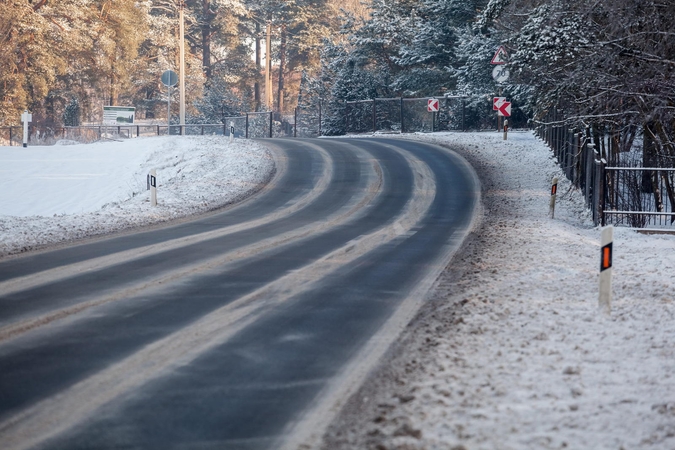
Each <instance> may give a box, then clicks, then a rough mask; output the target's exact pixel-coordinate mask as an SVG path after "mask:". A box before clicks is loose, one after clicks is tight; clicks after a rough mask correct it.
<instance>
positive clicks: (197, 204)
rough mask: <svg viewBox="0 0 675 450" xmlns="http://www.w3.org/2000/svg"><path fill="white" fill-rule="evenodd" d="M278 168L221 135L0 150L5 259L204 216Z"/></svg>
mask: <svg viewBox="0 0 675 450" xmlns="http://www.w3.org/2000/svg"><path fill="white" fill-rule="evenodd" d="M151 169H156V170H157V197H158V206H157V207H151V206H150V194H149V191H147V180H146V176H147V174H148V173H149V171H150V170H151ZM273 171H274V161H273V160H272V156H271V154H270V153H269V151H268V150H266V149H265V148H263V147H262V146H260V145H259V144H257V143H255V142H253V141H245V140H239V139H237V140H235V141H234V142H233V143H232V144H229V143H228V141H227V139H226V138H223V137H222V136H220V137H218V136H166V137H152V138H137V139H129V140H124V141H106V142H98V143H94V144H76V143H74V142H72V141H71V142H68V141H61V142H59V143H58V144H57V145H55V146H50V147H37V146H36V147H28V148H22V147H0V257H1V256H5V255H9V254H14V253H18V252H22V251H26V250H29V249H34V248H38V247H41V246H44V245H49V244H55V243H59V242H63V241H69V240H73V239H79V238H82V237H86V236H92V235H99V234H105V233H109V232H112V231H118V230H122V229H125V228H131V227H137V226H143V225H149V224H153V223H158V222H163V221H167V220H170V219H175V218H178V217H184V216H188V215H191V214H197V213H201V212H206V211H209V210H212V209H215V208H218V207H220V206H223V205H226V204H228V203H232V202H234V201H237V200H238V199H241V198H242V197H244V196H246V195H248V194H250V193H251V192H253V191H255V190H257V189H259V188H260V187H261V186H262V184H263V183H265V182H266V181H267V180H268V179H269V178H270V177H271V175H272V173H273Z"/></svg>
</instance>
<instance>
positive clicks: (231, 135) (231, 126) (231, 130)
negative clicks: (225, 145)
mask: <svg viewBox="0 0 675 450" xmlns="http://www.w3.org/2000/svg"><path fill="white" fill-rule="evenodd" d="M232 141H234V122H233V121H230V144H231V143H232Z"/></svg>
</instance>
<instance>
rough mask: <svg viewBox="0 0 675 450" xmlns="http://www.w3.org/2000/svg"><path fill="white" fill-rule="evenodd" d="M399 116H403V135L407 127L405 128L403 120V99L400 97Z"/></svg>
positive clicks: (402, 119) (402, 120)
mask: <svg viewBox="0 0 675 450" xmlns="http://www.w3.org/2000/svg"><path fill="white" fill-rule="evenodd" d="M399 101H400V103H399V107H398V109H399V115H400V116H401V134H403V133H405V127H404V123H405V122H404V118H403V97H399Z"/></svg>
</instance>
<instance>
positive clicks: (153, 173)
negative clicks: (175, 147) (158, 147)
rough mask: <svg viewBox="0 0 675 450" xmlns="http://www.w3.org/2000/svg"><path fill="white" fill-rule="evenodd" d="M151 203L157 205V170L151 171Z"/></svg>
mask: <svg viewBox="0 0 675 450" xmlns="http://www.w3.org/2000/svg"><path fill="white" fill-rule="evenodd" d="M150 204H151V205H152V206H157V171H156V170H155V169H152V170H151V171H150Z"/></svg>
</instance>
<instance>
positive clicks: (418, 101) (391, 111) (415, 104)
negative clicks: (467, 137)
mask: <svg viewBox="0 0 675 450" xmlns="http://www.w3.org/2000/svg"><path fill="white" fill-rule="evenodd" d="M436 99H437V100H438V103H439V111H437V112H429V111H428V109H427V105H428V101H429V97H425V98H404V97H396V98H376V99H371V100H359V101H350V102H346V103H345V107H344V120H345V131H346V132H347V133H365V132H373V133H376V132H384V133H387V132H390V133H414V132H433V131H444V130H465V129H466V128H465V110H466V104H465V102H464V100H463V99H461V98H451V97H436Z"/></svg>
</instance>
